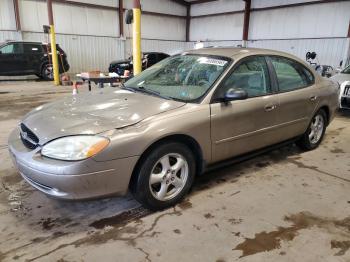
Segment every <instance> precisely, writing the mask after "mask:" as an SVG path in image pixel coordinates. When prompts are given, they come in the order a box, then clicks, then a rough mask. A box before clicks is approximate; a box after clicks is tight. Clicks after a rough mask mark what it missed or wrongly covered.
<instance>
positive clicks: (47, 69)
mask: <svg viewBox="0 0 350 262" xmlns="http://www.w3.org/2000/svg"><path fill="white" fill-rule="evenodd" d="M41 78H42V79H44V80H48V81H52V80H53V66H52V65H51V64H44V65H43V67H42V69H41Z"/></svg>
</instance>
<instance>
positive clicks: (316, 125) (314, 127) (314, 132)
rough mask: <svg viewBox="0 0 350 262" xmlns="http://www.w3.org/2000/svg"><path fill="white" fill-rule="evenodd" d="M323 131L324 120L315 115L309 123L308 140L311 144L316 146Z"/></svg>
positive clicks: (320, 116)
mask: <svg viewBox="0 0 350 262" xmlns="http://www.w3.org/2000/svg"><path fill="white" fill-rule="evenodd" d="M323 129H324V119H323V117H322V115H320V114H317V115H316V116H315V117H314V118H313V119H312V122H311V125H310V133H309V140H310V143H312V144H317V143H318V141H320V139H321V137H322V134H323Z"/></svg>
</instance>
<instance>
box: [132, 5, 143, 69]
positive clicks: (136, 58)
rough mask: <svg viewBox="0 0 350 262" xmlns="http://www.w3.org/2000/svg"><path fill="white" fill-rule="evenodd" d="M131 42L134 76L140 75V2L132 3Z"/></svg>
mask: <svg viewBox="0 0 350 262" xmlns="http://www.w3.org/2000/svg"><path fill="white" fill-rule="evenodd" d="M132 42H133V67H134V75H137V74H139V73H141V70H142V64H141V6H140V1H139V0H138V1H137V0H135V1H134V8H133V32H132Z"/></svg>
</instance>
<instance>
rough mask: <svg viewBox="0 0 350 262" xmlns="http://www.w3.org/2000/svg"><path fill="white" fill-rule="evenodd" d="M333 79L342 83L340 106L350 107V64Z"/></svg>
mask: <svg viewBox="0 0 350 262" xmlns="http://www.w3.org/2000/svg"><path fill="white" fill-rule="evenodd" d="M331 79H332V80H334V81H337V82H338V83H339V85H340V93H339V108H344V109H350V65H348V66H347V67H346V68H345V69H344V70H343V71H341V72H340V73H339V74H336V75H334V76H332V77H331Z"/></svg>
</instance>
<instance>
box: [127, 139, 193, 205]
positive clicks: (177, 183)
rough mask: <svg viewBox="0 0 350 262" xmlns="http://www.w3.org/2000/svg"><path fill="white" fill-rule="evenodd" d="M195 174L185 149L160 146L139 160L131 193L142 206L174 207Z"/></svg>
mask: <svg viewBox="0 0 350 262" xmlns="http://www.w3.org/2000/svg"><path fill="white" fill-rule="evenodd" d="M195 171H196V166H195V159H194V156H193V154H192V152H191V150H190V149H189V148H188V147H187V146H185V145H183V144H180V143H176V142H171V143H166V144H161V145H159V146H157V147H155V148H154V149H153V150H152V151H151V152H150V153H149V154H148V155H147V156H146V157H145V158H144V159H143V160H142V163H141V165H140V167H139V169H138V170H137V172H138V176H137V179H135V181H133V184H132V185H131V191H132V193H133V195H134V197H135V198H136V199H137V200H138V201H139V202H140V203H141V204H142V205H144V206H145V207H147V208H149V209H151V210H161V209H164V208H167V207H170V206H173V205H175V204H176V203H178V202H179V201H180V200H181V199H182V198H183V197H184V196H185V195H186V194H187V192H188V191H189V190H190V188H191V185H192V183H193V180H194V177H195Z"/></svg>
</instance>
